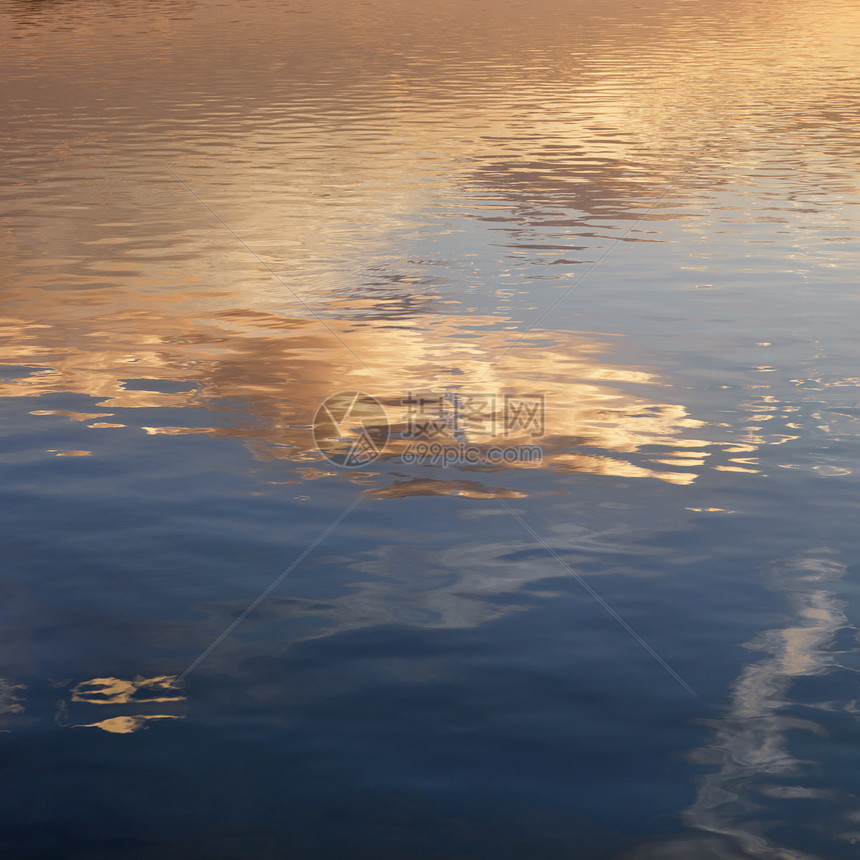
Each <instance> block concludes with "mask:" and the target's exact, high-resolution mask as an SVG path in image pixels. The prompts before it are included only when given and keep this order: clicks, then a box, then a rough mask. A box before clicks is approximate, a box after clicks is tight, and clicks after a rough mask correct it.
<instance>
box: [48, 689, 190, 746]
mask: <svg viewBox="0 0 860 860" xmlns="http://www.w3.org/2000/svg"><path fill="white" fill-rule="evenodd" d="M64 685H65V682H60V683H59V684H57V685H55V686H64ZM185 700H186V696H185V693H184V692H183V691H182V690H181V688H180V687H179V686H178V685H177V677H176V676H175V675H159V676H156V677H152V678H144V677H141V676H138V677H136V678H134V679H133V680H125V679H122V678H113V677H106V678H92V679H90V680H88V681H81V682H80V683H78V684H76V685H75V686H74V687H72V688H71V689H70V691H69V697H68V699H61V700H60V701H59V702H57V714H56V717H55V722H57V723H58V724H59V725H62V726H70V727H72V728H96V729H101V730H102V731H105V732H109V733H110V734H131V733H132V732H136V731H140V730H141V729H145V728H147V727H148V726H149V724H150V723H151V722H153V721H154V720H181V719H184V717H185V715H184V714H182V713H173V714H169V713H168V714H164V713H137V714H118V715H114V716H108V717H104V718H103V719H99V720H96V721H94V722H71V720H72V714H73V713H74V714H77V713H79V712H81V711H82V709H81V708H80V706H81V705H95V706H97V707H98V708H107V709H110V710H113V709H115V708H117V707H121V706H127V705H137V706H140V705H153V704H158V705H162V706H163V705H164V704H166V703H173V704H174V705H176V704H179V703H182V702H184V701H185ZM87 712H89V711H88V710H87Z"/></svg>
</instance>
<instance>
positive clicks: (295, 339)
mask: <svg viewBox="0 0 860 860" xmlns="http://www.w3.org/2000/svg"><path fill="white" fill-rule="evenodd" d="M246 316H248V315H247V314H246V313H240V312H225V313H224V317H225V319H226V321H225V323H224V325H223V326H222V325H218V323H219V322H220V321H221V318H220V316H219V315H217V314H213V317H212V321H211V322H210V323H209V324H208V325H206V326H198V327H197V331H198V335H197V336H196V337H193V338H192V337H189V336H188V334H187V331H188V329H190V328H192V327H193V323H192V322H191V321H188V322H186V321H183V320H178V319H176V318H169V317H161V318H158V319H153V318H151V317H149V318H147V319H146V321H145V325H144V320H143V319H141V320H138V325H137V326H135V327H134V328H133V329H132V330H129V328H128V327H122V328H121V329H120V331H119V332H118V333H117V335H116V336H110V337H107V336H104V335H102V334H100V335H99V337H98V339H96V338H93V339H92V340H91V341H89V342H87V343H86V344H85V345H80V346H79V345H78V344H63V343H62V339H61V337H58V338H57V341H55V342H54V343H50V338H49V337H45V336H43V335H41V330H40V336H39V338H38V341H37V342H36V343H34V340H35V338H33V337H30V338H28V337H27V334H26V332H27V326H26V325H23V326H22V329H23V331H22V332H21V334H20V335H19V339H20V340H21V341H28V343H27V348H26V350H22V351H21V352H20V353H18V354H15V352H14V350H10V351H9V352H7V358H6V360H7V361H9V362H10V363H17V364H26V363H30V364H31V365H41V366H42V367H44V368H45V369H44V370H42V371H37V372H34V373H32V374H31V375H28V376H23V377H21V378H18V379H14V380H11V381H7V382H4V383H2V384H0V396H16V395H17V396H30V397H37V396H39V395H47V394H51V393H52V392H55V391H64V392H75V393H80V394H86V395H88V396H89V397H92V398H94V399H95V400H96V408H97V409H98V410H99V411H88V412H81V413H75V412H72V411H70V410H44V409H34V410H31V412H32V414H36V415H45V416H47V417H50V416H60V417H65V418H68V419H70V420H74V421H83V422H89V423H88V426H89V427H92V428H93V429H94V430H95V431H100V432H104V431H105V430H106V429H109V428H111V427H116V426H120V427H122V426H123V425H124V424H125V423H127V422H128V421H129V413H127V412H123V413H122V415H123V417H122V421H95V420H94V419H103V418H113V417H114V416H115V413H114V412H112V411H110V410H113V409H123V410H127V409H135V408H146V409H152V408H157V407H169V408H172V409H176V416H177V418H179V419H180V420H181V418H182V411H181V408H180V407H194V406H198V407H200V406H202V407H206V408H207V415H208V417H209V419H210V420H211V421H212V423H210V424H208V425H206V426H188V425H182V424H180V423H177V424H163V425H160V426H159V425H150V424H146V425H145V426H144V427H143V429H145V431H146V432H147V433H150V434H156V435H157V434H188V433H198V434H205V435H211V436H232V437H239V438H243V439H246V440H248V443H249V446H250V448H251V449H252V450H253V452H254V453H255V454H256V455H257V456H258V457H260V458H264V459H284V460H287V461H292V462H295V463H296V465H297V466H298V465H299V464H303V465H310V464H312V463H323V464H325V461H324V460H323V457H322V455H321V454H319V453H318V452H317V451H316V449H315V446H314V442H313V438H312V435H311V432H310V430H309V425H310V424H311V423H312V421H313V416H314V413H315V412H316V410H317V407H318V406H319V404H320V403H322V401H323V400H325V399H326V398H327V397H328V396H329V395H331V394H332V393H334V391H336V390H338V389H339V388H344V387H346V388H355V389H358V390H365V391H367V392H368V393H370V394H372V395H373V396H375V397H377V398H378V399H379V400H381V401H382V403H383V404H385V406H386V411H387V413H388V417H389V422H390V423H391V424H392V427H393V428H394V429H395V430H397V429H402V416H403V413H404V410H405V407H404V406H403V405H402V403H401V401H402V400H403V399H404V398H406V397H407V396H408V394H409V393H410V392H414V391H429V392H449V391H465V392H468V391H469V390H477V391H491V392H494V393H498V396H499V397H501V396H502V395H503V394H504V393H507V392H510V393H512V394H515V395H516V394H524V393H526V392H534V391H535V390H537V391H538V392H539V393H540V394H543V395H544V396H545V398H546V427H545V432H544V433H543V436H542V438H541V439H538V440H535V439H532V438H531V437H530V436H529V434H528V433H525V432H522V433H520V434H519V435H516V434H510V433H508V434H506V435H505V436H504V437H502V435H501V431H499V433H498V435H497V436H494V437H491V438H489V439H487V438H482V439H477V440H474V441H475V443H476V444H480V445H484V446H486V445H488V444H491V443H502V442H505V443H507V444H514V443H523V444H524V443H528V442H535V443H538V444H540V445H541V446H542V447H543V449H544V458H543V463H542V467H543V468H549V469H552V470H554V471H557V472H590V473H593V474H602V475H619V476H624V477H655V478H659V479H661V480H664V481H669V482H672V483H678V484H683V483H689V482H690V481H692V480H693V479H694V478H695V477H696V474H697V472H696V471H695V470H696V469H697V468H698V467H701V466H702V465H703V464H704V463H705V462H706V461H705V458H706V457H707V456H708V454H709V452H708V451H707V450H706V449H707V448H708V447H709V444H710V443H709V442H708V441H707V440H706V439H702V438H697V435H696V434H698V433H699V432H700V430H701V428H702V422H701V421H697V420H696V419H694V418H692V417H690V416H689V415H688V413H687V411H686V409H685V408H684V407H683V406H681V405H678V404H672V403H666V402H664V401H662V400H661V399H660V397H659V395H658V396H656V397H654V398H653V399H651V398H648V397H646V396H642V395H640V394H634V393H632V392H631V391H628V390H625V388H626V387H632V386H637V387H638V388H639V389H640V390H641V389H644V390H646V391H647V390H649V389H655V390H656V391H659V380H658V379H657V378H656V377H654V376H653V375H652V374H650V373H647V372H644V371H639V370H629V369H624V368H621V367H613V366H611V365H606V364H602V363H601V360H600V357H601V353H602V352H603V351H604V350H605V349H606V346H605V343H603V342H601V341H600V340H599V339H597V338H595V337H593V336H583V335H565V336H560V335H558V334H554V335H553V337H552V342H550V343H547V337H546V335H544V334H541V335H538V334H535V335H531V336H528V337H526V338H525V339H523V340H522V341H521V342H520V343H519V344H518V346H517V347H516V349H514V350H512V351H511V352H509V353H508V354H507V355H506V356H505V357H504V359H503V360H502V361H501V362H500V363H498V364H492V363H491V361H492V359H493V358H494V357H495V356H497V355H498V354H499V352H500V349H501V348H502V347H503V346H505V344H506V342H507V341H508V340H509V338H510V336H509V335H508V334H507V333H505V332H499V331H493V330H492V329H493V327H498V326H499V325H500V323H501V322H502V320H499V319H498V318H494V317H489V316H485V317H478V316H472V317H470V318H469V319H468V326H469V328H470V329H471V331H469V332H466V333H464V331H463V328H464V324H463V321H462V320H461V319H460V318H458V317H453V318H451V317H446V316H441V315H436V316H431V315H427V314H425V315H424V316H423V317H422V318H421V319H420V321H417V322H416V323H414V324H411V323H410V324H407V323H401V324H400V325H397V326H394V325H390V324H387V323H386V322H382V321H380V322H378V323H373V324H371V323H370V322H368V321H364V322H363V324H362V325H361V327H357V326H355V325H353V324H351V323H348V322H346V323H345V322H343V321H329V325H330V326H331V327H332V329H333V330H334V331H335V332H337V333H338V334H339V335H341V337H342V338H343V340H344V341H348V342H349V345H350V348H351V349H353V350H355V351H357V352H360V354H361V355H363V356H364V360H365V361H366V362H367V363H368V364H369V365H370V366H371V367H372V368H373V369H374V375H373V376H370V375H369V374H368V373H366V372H365V371H363V369H355V368H354V367H353V368H352V369H350V356H349V353H348V352H347V350H346V349H345V348H344V347H343V346H342V345H341V343H339V342H338V341H336V340H332V338H330V337H327V336H326V332H325V331H324V330H321V328H320V327H319V326H316V325H314V324H313V323H311V322H308V321H307V320H301V319H299V320H297V319H288V318H284V317H276V316H274V315H266V316H265V317H264V316H263V315H262V314H257V315H255V322H256V323H257V325H258V326H259V327H260V328H266V329H269V330H276V331H277V332H278V334H277V335H276V336H268V337H264V336H258V337H251V336H247V335H246V336H239V335H237V334H236V333H235V332H232V331H231V328H232V323H233V322H234V320H235V318H236V317H239V318H245V317H246ZM44 318H46V315H45V316H43V319H44ZM100 323H101V325H102V326H105V325H106V324H109V323H110V320H109V319H102V320H100ZM42 328H43V329H49V330H50V331H51V332H52V333H54V334H60V333H61V332H58V331H57V330H58V329H60V324H59V321H58V322H57V323H56V324H55V326H48V325H46V324H43V325H42ZM138 328H139V329H140V330H138ZM171 329H173V330H176V329H182V330H184V331H185V332H186V335H185V337H184V338H183V340H184V341H185V342H184V343H177V340H178V338H177V337H176V336H175V335H173V334H172V333H171ZM215 351H217V356H215V357H213V356H212V354H211V352H215ZM132 377H133V378H135V379H141V380H151V381H153V382H154V383H155V384H154V387H158V381H159V380H175V381H179V382H183V383H188V385H189V388H190V390H188V391H182V392H178V393H162V392H159V391H153V390H149V391H148V390H137V389H133V388H128V387H126V383H125V382H124V380H128V379H129V378H132ZM333 380H338V382H336V383H334V382H333ZM470 380H474V384H473V386H472V387H470V385H469V381H470ZM142 384H143V385H145V384H146V383H145V382H144V383H142ZM335 386H336V387H335ZM660 393H662V392H660ZM227 400H233V401H237V400H238V401H241V402H242V404H243V405H244V406H245V407H246V409H247V414H248V418H247V420H246V422H245V423H244V424H242V423H240V424H239V426H236V425H235V424H233V423H224V424H220V425H219V423H218V418H219V410H220V409H221V408H222V407H221V406H220V404H221V403H222V402H224V401H227ZM230 415H231V417H233V413H230ZM470 441H471V440H470ZM406 444H407V441H406V440H403V439H396V438H395V439H393V440H392V441H391V442H390V443H389V445H388V448H387V449H386V453H385V457H386V458H388V459H391V458H396V457H397V456H398V455H399V454H401V453H402V452H403V449H404V447H405V445H406ZM646 447H650V448H654V449H656V452H657V456H654V455H651V456H644V455H643V456H640V457H638V460H639V462H635V463H634V462H632V461H631V459H630V457H631V456H633V455H637V453H638V452H640V451H641V450H642V449H643V448H646ZM582 449H585V450H582ZM595 449H597V450H596V451H595ZM592 452H594V453H592ZM527 466H528V464H526V465H525V467H527ZM663 466H670V467H671V468H662V467H663ZM298 474H299V475H301V476H305V475H306V473H305V472H303V471H300V472H298ZM400 486H401V491H400V492H401V493H402V492H403V489H402V487H403V485H400ZM415 486H416V488H417V487H418V485H415ZM398 494H400V493H398Z"/></svg>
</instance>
